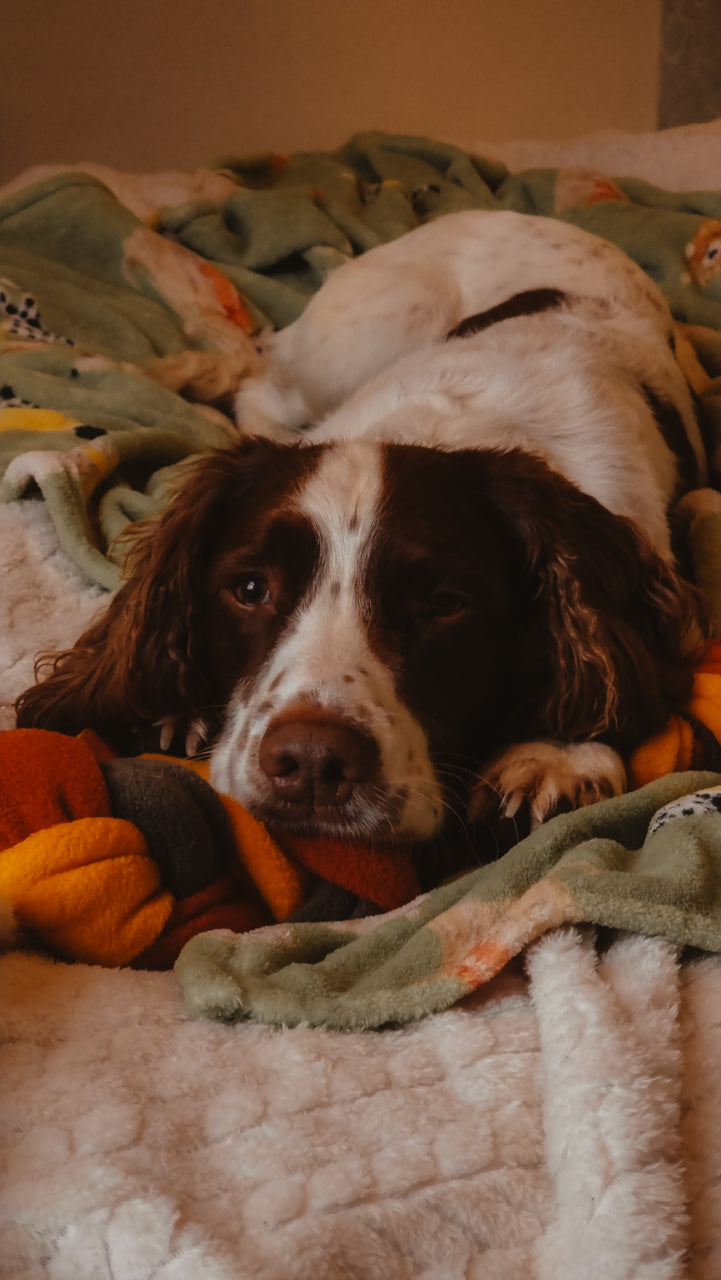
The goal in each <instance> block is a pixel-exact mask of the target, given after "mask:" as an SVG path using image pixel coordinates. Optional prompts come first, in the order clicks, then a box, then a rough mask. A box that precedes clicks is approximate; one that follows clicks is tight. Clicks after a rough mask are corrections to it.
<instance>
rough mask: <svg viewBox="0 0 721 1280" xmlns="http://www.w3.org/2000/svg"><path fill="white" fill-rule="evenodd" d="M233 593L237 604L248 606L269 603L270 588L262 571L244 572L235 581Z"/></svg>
mask: <svg viewBox="0 0 721 1280" xmlns="http://www.w3.org/2000/svg"><path fill="white" fill-rule="evenodd" d="M233 593H234V595H235V598H236V600H237V601H238V602H239V604H244V605H248V606H249V607H257V606H258V605H261V604H269V603H270V590H269V588H268V583H267V580H266V579H265V578H264V577H263V574H262V573H244V574H243V575H242V576H241V577H240V578H239V579H238V581H237V582H236V584H235V587H234V592H233Z"/></svg>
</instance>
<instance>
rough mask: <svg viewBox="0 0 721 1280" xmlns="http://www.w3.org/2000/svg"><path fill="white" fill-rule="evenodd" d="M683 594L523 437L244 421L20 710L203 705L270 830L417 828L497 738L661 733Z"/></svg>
mask: <svg viewBox="0 0 721 1280" xmlns="http://www.w3.org/2000/svg"><path fill="white" fill-rule="evenodd" d="M691 609H692V606H691V600H690V596H689V595H688V593H687V592H686V589H685V588H684V587H683V586H682V584H680V583H679V581H678V580H677V579H676V577H675V575H674V574H673V572H672V571H671V570H670V569H669V567H668V566H667V565H665V564H664V563H663V562H662V561H661V560H660V559H659V558H658V557H657V556H656V555H655V554H654V553H653V552H652V551H651V550H650V549H649V547H648V546H647V545H646V544H645V542H644V541H643V539H642V538H641V537H640V536H639V534H638V532H637V531H636V529H635V528H634V526H633V525H632V524H631V523H630V522H629V521H626V520H623V519H620V518H618V517H616V516H613V515H610V514H609V513H608V512H607V511H606V510H605V509H604V508H603V507H601V506H600V505H599V504H598V503H597V502H596V501H595V500H594V499H592V498H590V497H587V496H586V495H584V494H582V493H581V492H580V491H579V490H577V489H576V488H575V487H574V486H573V485H571V484H569V483H568V482H567V481H565V480H563V479H562V478H561V477H559V476H558V475H557V474H556V473H554V472H553V471H552V470H551V469H550V468H549V467H548V466H547V465H546V464H545V463H544V462H542V461H541V460H540V459H537V458H535V457H532V456H529V455H528V454H525V453H522V452H520V451H518V450H509V451H507V452H498V451H493V450H465V451H458V452H442V451H439V450H436V449H426V448H422V447H418V446H412V445H394V444H389V445H383V444H376V443H371V442H367V441H358V442H352V443H339V444H331V445H320V446H306V447H304V446H288V445H277V444H273V443H271V442H269V441H266V440H250V441H246V442H243V443H241V444H239V445H238V446H236V447H234V448H232V449H229V450H225V451H219V452H217V453H215V454H212V455H209V456H208V457H207V458H205V459H203V460H201V461H200V462H198V463H197V464H195V466H194V467H193V469H192V471H191V473H190V474H189V476H188V479H187V481H186V483H185V485H184V487H183V488H182V490H181V491H180V493H179V494H178V496H177V498H176V500H175V501H174V502H173V504H172V505H171V506H170V507H169V508H168V510H167V511H166V512H165V513H164V514H163V515H162V516H161V517H159V518H157V519H154V520H152V521H149V522H146V523H145V524H144V525H142V526H140V527H138V529H137V530H136V532H135V534H134V538H133V543H132V546H131V551H130V554H129V556H128V562H127V580H126V582H125V584H124V586H123V587H121V589H120V590H119V592H118V593H117V595H116V596H115V597H114V599H113V600H112V602H111V604H110V607H109V609H108V611H107V613H106V614H105V615H104V617H103V618H101V620H100V621H99V622H98V623H96V624H95V625H94V626H93V627H91V628H90V630H89V631H88V632H86V633H85V635H84V636H82V637H81V639H80V640H79V641H78V643H77V645H76V646H75V648H74V649H72V650H70V651H68V652H67V653H65V654H62V655H60V657H59V658H57V659H56V660H55V663H54V669H53V671H52V674H50V675H49V676H48V677H47V678H46V679H45V680H44V681H43V682H41V683H40V684H38V685H36V686H35V687H34V688H33V689H30V690H28V691H27V692H26V693H25V694H24V695H23V696H22V697H21V698H20V699H19V702H18V723H19V724H20V725H24V726H26V727H27V726H31V725H36V726H40V727H45V728H58V729H61V730H63V731H66V732H76V731H78V730H80V729H82V728H84V727H92V728H95V729H96V730H97V731H98V732H100V733H101V734H103V735H105V736H107V737H108V738H110V740H116V741H117V740H118V739H120V740H122V739H123V735H124V734H125V733H130V732H131V731H132V730H134V729H136V728H137V727H138V726H140V727H141V730H142V728H143V726H145V727H146V728H147V727H148V726H150V725H152V724H154V723H157V722H158V721H161V720H164V721H166V722H167V721H170V720H173V719H174V718H175V719H177V720H178V721H180V722H181V723H183V724H190V723H191V722H197V721H198V720H202V721H203V722H204V724H205V725H206V726H207V732H208V740H209V743H210V744H211V745H212V770H211V778H212V780H213V781H214V783H215V785H216V786H217V787H218V788H219V789H221V790H223V791H226V792H228V793H230V794H232V795H234V796H235V797H236V798H237V799H239V800H240V801H241V802H242V803H244V804H245V805H246V806H248V807H249V808H250V809H251V810H253V811H254V812H255V813H256V814H258V815H259V816H261V817H263V818H264V819H266V820H267V821H268V822H269V823H271V824H276V825H280V826H285V827H288V828H293V829H296V830H304V831H312V832H326V833H333V834H336V835H343V836H360V837H365V838H369V837H372V836H373V835H375V834H383V833H390V832H391V831H392V832H393V833H395V834H396V835H402V836H405V837H407V838H409V839H425V838H428V837H430V836H431V835H433V834H435V833H436V832H437V831H438V830H439V828H440V827H441V825H442V822H443V819H444V813H445V810H446V808H447V807H448V805H449V803H455V801H456V800H457V798H458V797H459V795H460V796H462V795H463V794H464V793H465V792H466V791H467V790H469V789H470V786H471V785H472V782H473V780H474V776H475V774H477V772H478V769H479V767H481V766H482V764H483V760H484V759H485V758H486V757H487V756H488V755H489V754H490V753H492V752H493V751H494V750H496V749H498V748H499V747H500V746H503V745H504V744H507V743H508V742H511V741H514V740H518V739H519V738H522V739H525V738H528V737H538V736H542V737H550V738H560V739H562V740H563V741H578V740H583V739H587V738H592V737H594V736H598V735H603V736H605V737H606V738H607V739H609V740H612V741H615V742H616V743H618V744H620V745H631V744H633V743H634V742H636V741H638V740H639V739H640V738H641V737H643V736H644V735H645V734H647V733H649V732H651V731H652V730H654V729H656V728H658V727H659V726H660V724H662V723H663V720H664V718H665V717H666V716H667V714H668V712H669V710H670V709H672V708H674V707H676V706H678V705H680V703H681V702H682V701H683V699H684V698H685V696H686V694H687V692H688V688H689V682H690V677H689V673H688V663H687V661H686V660H685V659H684V657H683V656H682V646H683V635H684V632H685V631H686V629H687V627H688V625H689V623H690V620H691ZM141 739H142V733H141Z"/></svg>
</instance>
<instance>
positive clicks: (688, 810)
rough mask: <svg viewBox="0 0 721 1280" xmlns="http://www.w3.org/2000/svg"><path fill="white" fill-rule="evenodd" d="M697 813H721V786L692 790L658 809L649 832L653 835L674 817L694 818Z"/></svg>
mask: <svg viewBox="0 0 721 1280" xmlns="http://www.w3.org/2000/svg"><path fill="white" fill-rule="evenodd" d="M696 813H718V814H721V787H709V788H708V790H707V791H692V792H691V793H690V794H689V795H687V796H681V798H680V800H673V801H672V802H671V804H666V805H664V807H663V809H658V810H657V811H656V813H655V814H654V815H653V818H652V819H651V822H650V825H649V828H648V834H649V835H650V836H652V835H653V833H654V831H658V830H659V829H660V828H661V827H663V826H665V825H666V823H667V822H670V821H671V820H672V818H692V817H693V816H694V814H696Z"/></svg>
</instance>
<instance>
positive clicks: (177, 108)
mask: <svg viewBox="0 0 721 1280" xmlns="http://www.w3.org/2000/svg"><path fill="white" fill-rule="evenodd" d="M660 7H661V0H545V2H544V0H541V2H540V3H536V2H534V0H357V2H356V0H117V2H115V3H109V2H108V0H15V2H14V3H13V0H4V3H3V2H2V0H0V10H2V11H3V18H2V27H1V30H2V41H1V46H0V47H1V49H2V68H3V70H2V81H3V88H2V96H1V98H0V103H1V105H0V178H8V177H10V176H12V175H13V174H14V173H17V172H18V171H19V170H20V169H22V168H24V167H25V166H26V165H29V164H34V163H41V162H48V161H49V162H52V161H76V160H95V161H101V162H105V163H108V164H112V165H115V166H118V167H120V168H127V169H131V170H133V169H135V170H141V171H142V170H149V169H156V168H159V167H163V168H167V167H181V168H192V167H194V166H195V165H197V164H203V163H207V162H208V161H210V160H211V159H212V158H213V157H215V156H217V155H218V154H220V153H224V152H225V153H227V152H235V153H238V152H240V153H244V152H248V151H256V150H262V149H266V148H269V149H273V150H295V149H299V148H306V147H310V148H313V147H321V148H327V147H332V146H335V145H337V144H339V143H341V142H342V141H344V139H345V138H346V137H347V136H348V135H349V134H350V133H352V132H353V131H355V130H358V129H367V128H382V129H390V130H398V131H403V132H413V133H424V134H431V135H435V136H438V137H446V138H451V139H455V140H458V141H460V142H463V141H465V140H467V139H472V138H486V139H489V140H495V141H503V140H506V139H509V138H514V137H515V138H533V137H535V138H551V137H558V138H565V137H574V136H578V135H580V134H583V133H586V132H589V131H591V130H594V129H599V128H626V129H633V130H640V129H652V128H654V126H655V121H656V107H657V97H658V71H657V67H658V52H659V29H660Z"/></svg>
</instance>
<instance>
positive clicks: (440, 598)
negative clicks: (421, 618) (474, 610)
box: [427, 590, 468, 618]
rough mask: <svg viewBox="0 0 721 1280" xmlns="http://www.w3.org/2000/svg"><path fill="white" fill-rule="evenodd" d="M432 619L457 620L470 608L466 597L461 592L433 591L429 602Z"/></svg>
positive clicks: (429, 613)
mask: <svg viewBox="0 0 721 1280" xmlns="http://www.w3.org/2000/svg"><path fill="white" fill-rule="evenodd" d="M427 606H428V615H429V616H430V617H431V618H457V617H459V616H460V614H462V613H464V612H465V611H466V609H467V608H468V600H467V598H466V596H464V595H461V593H460V592H459V591H443V590H438V591H432V592H431V594H430V596H429V597H428V601H427Z"/></svg>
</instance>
